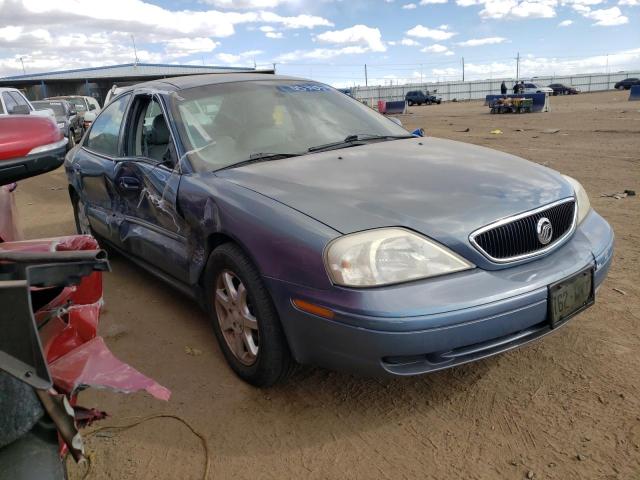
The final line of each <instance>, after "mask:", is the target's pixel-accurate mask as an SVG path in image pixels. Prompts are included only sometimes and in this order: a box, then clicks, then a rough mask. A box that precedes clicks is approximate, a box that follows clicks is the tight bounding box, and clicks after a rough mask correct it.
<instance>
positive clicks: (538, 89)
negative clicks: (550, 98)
mask: <svg viewBox="0 0 640 480" xmlns="http://www.w3.org/2000/svg"><path fill="white" fill-rule="evenodd" d="M521 93H546V94H547V95H553V89H552V88H549V87H543V86H542V85H538V84H536V83H526V82H525V84H524V90H522V92H521Z"/></svg>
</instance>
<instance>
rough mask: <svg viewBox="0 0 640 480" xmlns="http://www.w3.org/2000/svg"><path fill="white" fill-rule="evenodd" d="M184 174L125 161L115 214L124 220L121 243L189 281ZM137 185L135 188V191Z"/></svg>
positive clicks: (118, 171) (117, 181) (119, 175)
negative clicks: (180, 201)
mask: <svg viewBox="0 0 640 480" xmlns="http://www.w3.org/2000/svg"><path fill="white" fill-rule="evenodd" d="M179 182H180V175H179V174H178V173H176V172H172V171H170V170H168V169H166V168H164V167H162V166H157V165H154V164H151V163H147V162H144V161H140V160H124V161H121V162H119V163H118V165H117V167H116V171H115V184H116V193H117V194H118V201H117V202H116V210H115V212H114V213H115V215H116V216H118V217H120V218H121V219H122V221H121V223H120V225H119V231H118V243H119V244H120V245H121V246H122V247H123V248H124V249H125V250H126V251H127V252H129V253H131V254H133V255H135V256H136V257H139V258H140V259H142V260H144V261H145V262H148V263H150V264H152V265H154V266H155V267H157V268H159V269H161V270H163V271H164V272H166V273H167V274H169V275H171V276H172V277H174V278H176V279H178V280H180V281H182V282H187V280H188V278H187V277H188V270H189V258H188V253H187V247H186V243H187V240H186V235H188V228H187V225H186V224H185V222H184V220H183V219H182V217H181V216H180V215H179V214H178V212H177V208H176V202H175V198H176V192H177V190H178V185H179ZM133 186H135V188H133Z"/></svg>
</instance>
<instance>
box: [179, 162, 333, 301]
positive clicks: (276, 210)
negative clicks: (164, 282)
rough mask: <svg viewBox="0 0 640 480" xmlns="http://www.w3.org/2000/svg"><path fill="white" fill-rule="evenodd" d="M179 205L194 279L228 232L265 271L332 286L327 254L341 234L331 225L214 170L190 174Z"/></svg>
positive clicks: (318, 285)
mask: <svg viewBox="0 0 640 480" xmlns="http://www.w3.org/2000/svg"><path fill="white" fill-rule="evenodd" d="M179 205H180V209H181V211H182V212H183V214H184V217H185V220H186V222H187V223H188V224H189V225H190V226H191V230H190V236H189V254H190V257H191V270H190V280H191V283H196V282H197V281H198V279H199V278H200V276H201V274H202V271H203V269H204V267H205V265H206V262H207V259H208V254H209V253H210V252H209V248H210V245H211V242H210V239H211V238H215V236H216V235H218V234H222V235H224V236H225V237H228V238H231V239H232V240H234V241H235V242H236V243H238V244H239V245H240V246H241V247H242V248H243V249H244V251H245V253H246V254H247V255H249V257H251V259H252V260H253V262H254V264H255V265H256V266H257V267H258V270H259V271H260V273H261V274H262V275H264V276H268V277H273V278H278V279H281V280H285V281H288V282H292V283H300V284H304V285H307V286H309V287H312V288H320V289H326V288H329V287H330V286H331V284H330V282H329V278H328V276H327V274H326V273H325V268H324V263H323V258H322V254H321V252H322V251H323V249H324V247H325V245H326V244H327V242H328V241H329V240H330V239H332V238H335V237H336V236H338V235H339V234H338V232H336V231H335V230H333V229H331V228H330V227H328V226H326V225H323V224H322V223H320V222H318V221H316V220H314V219H312V218H310V217H308V216H306V215H304V214H302V213H300V212H298V211H296V210H294V209H292V208H290V207H288V206H286V205H283V204H281V203H278V202H276V201H274V200H272V199H270V198H268V197H265V196H264V195H261V194H259V193H257V192H254V191H252V190H249V189H246V188H244V187H240V186H238V185H235V184H233V183H231V182H228V181H226V180H224V179H221V178H219V177H217V176H215V175H214V174H191V175H184V176H183V178H182V180H181V184H180V192H179Z"/></svg>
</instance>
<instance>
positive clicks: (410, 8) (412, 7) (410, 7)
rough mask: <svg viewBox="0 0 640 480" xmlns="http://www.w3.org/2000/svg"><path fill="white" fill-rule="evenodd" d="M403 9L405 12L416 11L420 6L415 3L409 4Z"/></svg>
mask: <svg viewBox="0 0 640 480" xmlns="http://www.w3.org/2000/svg"><path fill="white" fill-rule="evenodd" d="M402 8H403V9H404V10H415V9H416V8H418V6H417V5H416V4H415V3H407V4H406V5H403V6H402Z"/></svg>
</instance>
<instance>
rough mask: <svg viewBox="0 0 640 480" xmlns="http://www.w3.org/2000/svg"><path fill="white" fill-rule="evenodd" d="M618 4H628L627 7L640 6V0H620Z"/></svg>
mask: <svg viewBox="0 0 640 480" xmlns="http://www.w3.org/2000/svg"><path fill="white" fill-rule="evenodd" d="M618 5H626V6H627V7H637V6H640V0H620V1H619V2H618Z"/></svg>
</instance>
